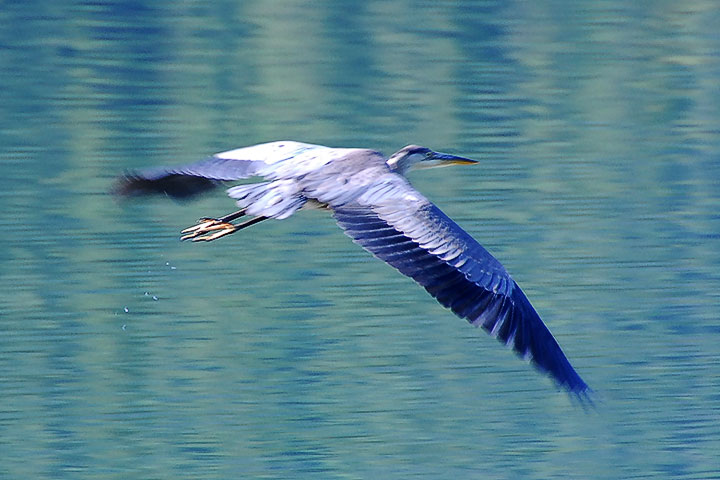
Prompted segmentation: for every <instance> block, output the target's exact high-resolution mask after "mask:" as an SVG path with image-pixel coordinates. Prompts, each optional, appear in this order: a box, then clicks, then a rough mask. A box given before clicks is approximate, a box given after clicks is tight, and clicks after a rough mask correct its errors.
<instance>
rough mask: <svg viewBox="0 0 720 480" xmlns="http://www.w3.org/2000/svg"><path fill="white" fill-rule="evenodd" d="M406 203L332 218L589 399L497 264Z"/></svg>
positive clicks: (440, 216)
mask: <svg viewBox="0 0 720 480" xmlns="http://www.w3.org/2000/svg"><path fill="white" fill-rule="evenodd" d="M408 188H411V187H408ZM377 198H380V197H377ZM401 203H402V202H400V205H398V203H397V202H395V203H394V205H395V206H394V207H393V206H390V204H389V203H385V204H382V205H375V206H373V205H360V204H353V205H340V206H334V207H333V211H334V216H335V218H336V220H337V222H338V224H339V225H340V226H341V227H342V228H343V230H345V233H346V234H347V235H349V236H350V237H351V238H352V239H353V241H354V242H355V243H357V244H359V245H360V246H362V247H363V248H365V249H366V250H368V251H369V252H370V253H372V254H373V255H375V256H376V257H378V258H379V259H381V260H383V261H385V262H386V263H388V264H390V265H391V266H393V267H395V268H396V269H397V270H399V271H400V272H401V273H403V274H404V275H407V276H409V277H411V278H412V279H413V280H415V281H416V282H417V283H419V284H420V285H421V286H423V287H424V288H425V290H427V291H428V293H430V295H432V296H433V297H435V298H436V299H437V301H438V302H439V303H440V304H442V305H443V306H445V307H446V308H449V309H450V310H452V311H453V312H454V313H455V314H456V315H458V316H459V317H461V318H465V319H466V320H468V321H469V322H470V323H471V324H473V325H476V326H480V327H482V328H483V329H484V330H486V331H487V332H488V333H490V334H491V335H493V336H495V337H497V339H498V340H500V341H501V342H503V343H505V344H507V345H509V346H511V347H512V348H513V349H514V350H515V352H516V353H517V354H518V355H520V356H521V357H523V358H526V359H529V360H530V361H531V362H532V363H533V364H535V365H536V366H537V367H538V368H539V369H540V370H542V371H544V372H546V373H548V374H549V375H550V376H552V377H553V378H554V379H555V381H556V382H557V383H558V384H559V385H561V386H563V387H564V388H566V389H568V390H569V391H571V392H573V393H576V394H578V395H582V394H586V393H587V392H588V390H589V389H588V386H587V384H586V383H585V382H584V381H583V380H582V378H580V376H579V375H578V374H577V372H576V371H575V370H574V369H573V367H572V366H571V365H570V362H569V361H568V360H567V358H566V356H565V354H564V353H563V351H562V350H561V349H560V346H559V345H558V343H557V341H556V340H555V338H554V337H553V336H552V334H551V333H550V331H549V330H548V328H547V327H546V326H545V324H544V323H543V322H542V320H541V319H540V317H539V316H538V314H537V312H536V311H535V309H534V308H533V307H532V305H531V304H530V302H529V301H528V300H527V297H526V296H525V294H524V293H523V292H522V290H520V287H518V286H517V284H516V283H515V281H514V280H512V278H511V277H510V275H509V274H508V273H507V272H506V270H505V268H504V267H503V266H502V265H501V264H500V262H498V261H497V260H496V259H495V258H494V257H493V256H492V255H491V254H490V253H489V252H488V251H487V250H485V248H483V247H482V246H481V245H480V244H479V243H477V242H476V241H475V240H474V239H473V238H472V237H471V236H470V235H469V234H467V233H466V232H465V231H464V230H462V229H461V228H460V227H459V226H458V225H457V224H456V223H455V222H453V221H452V220H451V219H450V218H449V217H447V216H446V215H445V214H444V213H443V212H441V211H440V209H438V208H437V207H436V206H435V205H433V204H432V203H429V202H427V204H425V205H423V206H421V207H420V208H416V209H413V208H407V209H403V208H402V205H401ZM400 211H402V212H403V213H400Z"/></svg>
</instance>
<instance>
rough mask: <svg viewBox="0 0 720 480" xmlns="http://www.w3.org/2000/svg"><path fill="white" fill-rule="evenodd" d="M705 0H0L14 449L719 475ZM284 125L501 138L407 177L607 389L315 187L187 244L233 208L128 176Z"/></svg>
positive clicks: (264, 465) (372, 465)
mask: <svg viewBox="0 0 720 480" xmlns="http://www.w3.org/2000/svg"><path fill="white" fill-rule="evenodd" d="M713 7H714V4H713V3H711V2H703V1H700V2H690V3H688V2H685V3H682V4H678V5H677V6H674V5H665V4H657V5H652V6H647V5H645V6H643V7H638V6H635V5H634V4H626V3H623V2H611V3H607V2H603V3H599V4H596V5H584V4H583V5H580V4H573V3H569V4H567V5H555V6H552V7H549V6H542V5H541V4H537V5H534V4H533V5H529V4H526V2H521V3H518V4H512V3H511V4H507V3H505V2H498V3H497V4H493V3H483V4H482V5H478V4H476V3H475V2H459V3H458V2H455V3H447V4H444V3H440V4H438V3H428V4H427V5H420V6H418V5H416V4H413V5H410V4H408V3H406V2H365V3H358V4H353V5H346V4H344V2H317V3H313V4H312V5H310V4H306V3H303V2H276V3H267V2H254V1H249V2H242V3H236V2H220V3H213V4H208V5H190V4H167V5H162V6H160V5H156V4H148V5H143V4H142V3H137V2H135V3H131V4H121V3H118V4H114V3H112V2H100V3H79V2H69V3H68V2H64V3H62V2H61V3H53V4H52V5H50V4H47V5H46V4H45V3H42V4H41V3H40V2H32V1H29V2H16V3H14V4H10V5H4V6H3V8H2V10H0V22H1V24H2V27H3V28H2V29H0V45H2V48H0V60H1V61H0V79H1V81H2V85H3V88H2V89H0V145H2V149H1V150H0V152H1V153H0V154H1V155H2V158H1V161H2V166H3V170H2V172H3V174H2V175H1V176H0V202H2V208H1V211H2V212H3V215H2V224H3V226H4V227H5V230H6V232H5V240H4V242H5V243H4V247H5V248H3V249H2V250H1V251H0V268H1V272H2V275H0V289H1V290H2V291H3V292H4V294H3V295H2V296H1V297H0V317H1V318H2V325H3V329H4V333H3V335H2V336H1V339H0V365H1V366H2V372H3V375H2V377H3V382H2V383H3V388H2V394H1V395H2V397H1V398H2V402H0V403H1V404H2V407H0V444H1V445H2V450H3V452H4V453H3V461H2V462H0V476H3V477H8V478H43V477H54V478H127V476H128V474H130V476H131V477H138V478H178V477H190V478H226V477H237V476H245V477H249V478H253V477H263V478H288V477H290V478H297V477H311V476H312V477H317V476H321V477H328V478H368V477H371V476H373V475H375V476H379V477H382V478H417V477H423V478H467V477H471V478H472V477H481V476H482V477H492V478H517V477H518V476H521V477H530V478H547V477H560V476H572V477H580V478H608V479H615V478H619V477H622V478H629V477H636V478H645V477H657V476H660V477H667V478H710V477H713V476H716V475H717V461H716V455H715V453H714V452H716V451H717V450H718V449H719V448H720V435H718V433H717V428H716V425H717V423H718V420H720V419H719V418H718V414H717V408H716V406H717V400H718V398H717V386H718V385H717V378H718V376H719V374H720V372H719V371H718V366H717V361H716V359H717V354H718V347H717V341H716V337H717V335H718V334H719V333H720V324H719V323H718V307H717V304H718V294H717V291H718V274H717V271H718V267H720V253H719V252H720V248H718V233H717V232H719V231H720V220H719V217H718V215H717V210H718V204H719V202H718V200H719V198H718V196H719V195H718V192H719V191H720V189H719V188H718V187H719V186H720V185H718V183H719V181H718V179H720V162H718V160H717V159H718V151H720V149H719V148H718V147H719V146H720V141H719V140H718V139H719V138H720V136H718V131H717V127H716V125H717V122H718V115H717V112H718V111H720V108H719V107H720V106H719V105H718V98H720V97H718V96H717V88H716V85H717V82H718V71H719V65H720V62H719V60H718V56H717V52H718V51H720V48H718V47H720V45H718V37H717V35H715V34H714V32H715V25H717V24H718V20H720V19H719V18H718V16H719V14H718V11H717V9H716V8H713ZM281 138H288V139H296V140H301V141H308V142H316V143H323V144H328V145H333V146H367V147H373V148H378V149H381V150H384V151H386V152H390V151H394V150H396V149H397V148H399V147H401V146H402V145H404V144H407V143H422V144H425V145H428V146H430V147H432V148H437V149H438V150H443V151H451V152H454V153H458V154H461V155H467V156H469V157H473V158H481V159H483V163H482V165H481V166H478V167H475V168H456V169H447V170H437V171H428V172H418V173H417V174H415V175H414V176H413V177H412V180H413V182H414V184H415V185H416V186H417V187H418V188H419V189H420V190H422V191H423V192H424V193H426V194H427V195H428V196H429V197H430V198H431V199H432V200H433V201H435V202H436V203H437V204H438V205H439V206H440V207H441V208H442V209H443V210H444V211H445V212H446V213H447V214H448V215H450V216H451V217H453V218H454V219H456V220H457V221H458V223H460V224H461V225H462V226H463V227H465V228H466V229H467V230H468V231H470V232H471V233H472V234H473V235H474V236H475V237H476V238H477V239H478V240H480V241H481V242H482V243H484V244H485V245H486V246H487V247H488V248H489V249H490V250H491V251H492V252H493V253H495V254H496V256H498V258H500V259H501V260H502V261H503V262H504V263H505V264H506V265H507V267H508V269H509V270H510V271H511V272H513V274H514V276H515V278H516V280H517V281H518V282H519V283H520V284H521V285H522V286H523V288H524V289H525V290H526V291H527V293H528V295H529V297H530V298H531V300H533V303H534V304H535V305H536V307H537V309H538V310H539V312H540V313H541V315H542V316H543V317H544V318H545V320H546V322H547V323H548V325H549V326H550V327H551V329H552V330H553V332H554V333H555V335H556V337H557V338H558V340H559V341H560V343H561V344H562V345H563V347H564V349H565V350H566V352H567V353H568V355H569V356H570V358H571V360H572V361H573V363H574V364H575V366H576V367H577V368H578V370H579V372H580V373H581V374H582V375H583V377H584V378H585V379H586V380H587V381H588V382H589V383H590V384H591V386H593V387H594V388H595V389H596V390H597V391H598V393H599V396H600V397H601V403H600V404H599V406H598V408H597V409H596V410H595V411H591V412H586V411H584V410H583V409H582V408H580V407H578V406H577V405H574V404H573V402H572V401H571V400H570V399H569V398H568V397H567V396H565V395H564V394H562V393H559V392H556V391H555V390H554V389H553V387H552V385H551V384H550V382H549V381H548V380H546V379H545V378H543V377H542V376H540V375H537V374H536V373H535V372H533V371H532V369H531V368H530V367H528V366H527V365H525V364H524V363H523V362H521V361H519V360H518V359H516V358H514V357H513V356H512V355H511V354H510V353H509V352H506V351H504V350H503V348H502V347H501V346H499V345H497V344H496V342H494V341H492V340H490V339H488V338H486V337H485V336H484V335H483V334H482V333H481V332H478V331H476V330H474V329H472V328H470V327H468V326H467V325H465V324H464V322H463V321H461V320H459V319H457V318H455V317H454V316H453V315H452V314H450V313H449V312H447V311H445V310H443V309H442V308H441V307H439V306H438V305H436V304H435V302H434V301H433V300H432V299H431V298H430V297H428V296H427V295H426V294H425V293H424V292H423V291H422V290H421V289H419V288H417V287H416V286H415V285H414V284H413V283H412V282H411V281H410V280H408V279H406V278H403V277H401V276H399V275H397V274H396V272H394V271H393V270H392V269H390V268H389V267H387V266H385V265H383V264H382V263H380V262H377V261H371V260H372V259H371V258H370V256H369V255H368V254H366V253H364V252H363V251H361V250H360V249H359V248H357V247H356V246H355V245H353V244H351V242H350V241H349V240H348V239H347V238H346V237H344V236H343V235H342V234H341V233H340V231H339V229H337V227H336V226H335V224H334V222H333V221H332V219H330V218H327V217H325V216H324V215H322V214H321V212H307V213H305V212H303V214H301V215H297V216H295V217H293V218H291V219H289V220H286V221H283V222H271V223H268V224H266V225H258V226H256V227H253V228H252V229H250V230H248V231H247V232H245V233H244V234H242V235H241V236H239V237H236V238H228V239H225V240H223V241H219V242H215V243H214V244H209V245H187V244H184V243H183V244H181V243H179V242H178V241H177V233H178V231H179V230H180V229H181V228H183V227H185V226H187V225H190V224H192V223H193V222H194V221H195V219H196V218H197V217H200V216H203V215H216V214H221V213H224V212H229V211H230V210H231V209H232V207H233V205H232V203H231V202H230V201H229V200H227V199H225V198H223V196H222V195H217V196H214V197H208V198H205V199H202V200H200V201H199V202H197V203H188V204H177V203H172V202H168V201H163V199H156V200H150V201H147V202H141V203H139V204H131V205H119V204H117V203H116V202H115V201H114V200H113V199H112V198H110V197H109V196H108V195H107V194H106V192H107V190H108V187H109V185H110V183H111V181H112V179H113V178H114V177H115V176H116V175H117V174H118V173H119V172H121V171H122V170H123V169H125V168H134V167H141V166H146V165H155V164H162V163H166V164H172V163H184V162H188V161H191V160H194V159H197V158H202V156H204V155H206V154H208V153H212V152H215V151H220V150H225V149H229V148H232V147H236V146H241V145H246V144H251V143H258V142H261V141H268V140H274V139H281ZM264 223H267V222H264Z"/></svg>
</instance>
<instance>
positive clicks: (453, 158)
mask: <svg viewBox="0 0 720 480" xmlns="http://www.w3.org/2000/svg"><path fill="white" fill-rule="evenodd" d="M433 160H437V161H438V162H439V163H440V164H442V165H473V164H475V163H479V162H478V161H477V160H472V159H470V158H465V157H458V156H457V155H450V154H447V153H436V154H435V155H433Z"/></svg>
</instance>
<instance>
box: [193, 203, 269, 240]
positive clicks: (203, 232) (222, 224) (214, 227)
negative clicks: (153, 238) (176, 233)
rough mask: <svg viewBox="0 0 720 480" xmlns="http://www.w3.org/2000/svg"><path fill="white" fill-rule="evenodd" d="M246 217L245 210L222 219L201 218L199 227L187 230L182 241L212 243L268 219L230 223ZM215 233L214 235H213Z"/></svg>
mask: <svg viewBox="0 0 720 480" xmlns="http://www.w3.org/2000/svg"><path fill="white" fill-rule="evenodd" d="M244 215H245V210H244V209H243V210H239V211H237V212H233V213H231V214H229V215H225V216H224V217H221V218H201V219H200V221H199V222H198V224H197V225H193V226H192V227H189V228H186V229H185V230H183V231H182V232H181V233H183V235H182V237H180V240H192V241H193V242H210V241H212V240H215V239H218V238H220V237H224V236H225V235H230V234H231V233H235V232H237V231H238V230H242V229H243V228H247V227H249V226H251V225H255V224H256V223H258V222H260V221H262V220H265V219H266V218H267V217H255V218H252V219H250V220H248V221H246V222H243V223H241V224H239V225H235V224H234V223H230V222H232V221H233V220H235V219H236V218H240V217H242V216H244ZM211 232H214V233H211Z"/></svg>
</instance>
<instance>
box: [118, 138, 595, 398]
mask: <svg viewBox="0 0 720 480" xmlns="http://www.w3.org/2000/svg"><path fill="white" fill-rule="evenodd" d="M471 163H477V162H476V161H475V160H470V159H467V158H463V157H458V156H455V155H448V154H444V153H437V152H433V151H432V150H430V149H429V148H425V147H420V146H417V145H409V146H407V147H405V148H403V149H401V150H399V151H398V152H396V153H394V154H393V155H391V156H390V157H389V158H387V159H386V158H385V157H384V156H383V155H382V154H381V153H379V152H376V151H373V150H366V149H356V148H329V147H324V146H321V145H310V144H306V143H299V142H293V141H279V142H272V143H264V144H260V145H254V146H250V147H245V148H239V149H236V150H230V151H227V152H222V153H218V154H215V155H213V156H211V157H209V158H207V159H205V160H202V161H200V162H197V163H193V164H190V165H186V166H182V167H167V168H165V167H160V168H149V169H145V170H140V171H135V172H130V173H128V174H126V176H125V177H124V178H123V179H121V180H120V182H119V184H118V185H117V188H116V192H117V193H119V194H121V195H137V194H150V193H162V194H165V195H168V196H171V197H176V198H184V197H190V196H193V195H196V194H198V193H201V192H203V191H206V190H209V189H212V188H213V187H216V186H218V185H220V184H222V183H223V182H228V181H232V180H240V179H245V178H249V177H263V178H264V179H265V180H266V181H264V182H261V183H252V184H246V185H239V186H234V187H231V188H229V189H228V191H227V193H228V195H229V196H230V197H231V198H233V199H235V200H236V201H237V204H238V206H239V207H240V210H239V211H237V212H234V213H231V214H229V215H226V216H224V217H221V218H203V219H201V220H200V221H199V223H198V224H197V225H195V226H192V227H190V228H187V229H185V230H183V232H182V233H183V236H182V239H184V240H185V239H192V240H193V241H211V240H215V239H217V238H220V237H223V236H225V235H228V234H231V233H234V232H237V231H239V230H241V229H243V228H245V227H248V226H250V225H253V224H255V223H258V222H260V221H262V220H265V219H268V218H275V219H284V218H287V217H289V216H290V215H292V214H293V213H295V212H296V211H297V210H299V209H300V208H302V207H311V206H313V207H320V208H327V209H329V210H331V211H332V213H333V215H334V216H335V219H336V220H337V222H338V224H339V225H340V227H341V228H342V229H343V230H345V233H346V234H347V235H348V236H350V238H352V239H353V241H354V242H355V243H357V244H359V245H360V246H361V247H363V248H364V249H365V250H367V251H369V252H370V253H372V254H373V255H375V256H376V257H377V258H379V259H380V260H383V261H385V262H387V263H388V264H390V265H392V266H393V267H395V268H396V269H398V270H399V271H400V272H401V273H403V274H404V275H407V276H409V277H411V278H412V279H413V280H415V281H416V282H417V283H419V284H420V285H421V286H423V287H424V288H425V290H427V291H428V292H429V293H430V295H432V296H433V297H435V298H436V299H437V301H438V302H440V303H441V304H442V305H443V306H445V307H447V308H449V309H451V310H452V311H453V312H454V313H455V314H456V315H457V316H459V317H461V318H465V319H467V320H468V321H469V322H470V323H471V324H473V325H475V326H481V327H483V328H484V329H485V330H486V331H488V332H489V333H490V334H491V335H493V336H495V337H497V338H498V339H499V340H500V341H502V342H504V343H505V344H506V345H509V346H512V347H513V348H514V350H515V351H516V352H517V353H518V354H519V355H520V356H521V357H524V358H526V359H529V360H530V361H531V362H532V363H534V364H535V365H536V366H537V367H538V368H539V369H540V370H542V371H545V372H547V373H549V374H550V375H551V376H552V377H553V378H554V379H555V381H556V382H557V383H558V384H559V385H561V386H563V387H564V388H566V389H567V390H568V391H570V392H573V393H575V394H577V395H579V396H583V395H586V394H587V392H588V391H589V389H588V386H587V384H586V383H585V382H584V381H583V380H582V378H580V376H579V375H578V374H577V372H576V371H575V370H574V369H573V367H572V366H571V365H570V362H569V361H568V360H567V358H566V357H565V354H564V353H563V352H562V350H561V349H560V346H559V345H558V343H557V342H556V341H555V338H553V336H552V334H551V333H550V331H549V330H548V329H547V327H546V326H545V324H544V323H543V322H542V320H541V319H540V317H539V316H538V314H537V313H536V312H535V309H534V308H533V307H532V305H530V302H529V301H528V299H527V297H526V296H525V294H524V293H523V292H522V290H520V287H518V285H517V284H516V283H515V281H514V280H513V279H512V278H511V277H510V275H509V274H508V273H507V271H505V268H504V267H503V266H502V265H501V264H500V262H498V261H497V260H496V259H495V258H494V257H493V256H492V255H491V254H490V253H489V252H488V251H487V250H485V248H483V247H482V246H481V245H480V244H479V243H478V242H476V241H475V240H474V239H473V238H472V237H471V236H470V235H469V234H467V233H466V232H465V231H464V230H463V229H462V228H460V227H459V226H458V225H457V224H456V223H455V222H453V221H452V220H451V219H450V218H448V217H447V216H446V215H445V214H444V213H443V212H441V211H440V209H439V208H437V207H436V206H435V205H433V204H432V203H431V202H430V201H429V200H428V199H426V198H425V197H424V196H423V195H421V194H420V193H419V192H418V191H417V190H415V189H414V188H413V187H412V186H411V185H410V183H409V182H408V180H407V179H406V178H405V174H406V173H407V172H408V171H409V170H411V169H418V168H425V167H436V166H443V165H451V164H471ZM243 216H249V217H252V218H251V219H250V220H246V221H245V222H243V223H232V222H233V220H236V219H238V218H240V217H243Z"/></svg>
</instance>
